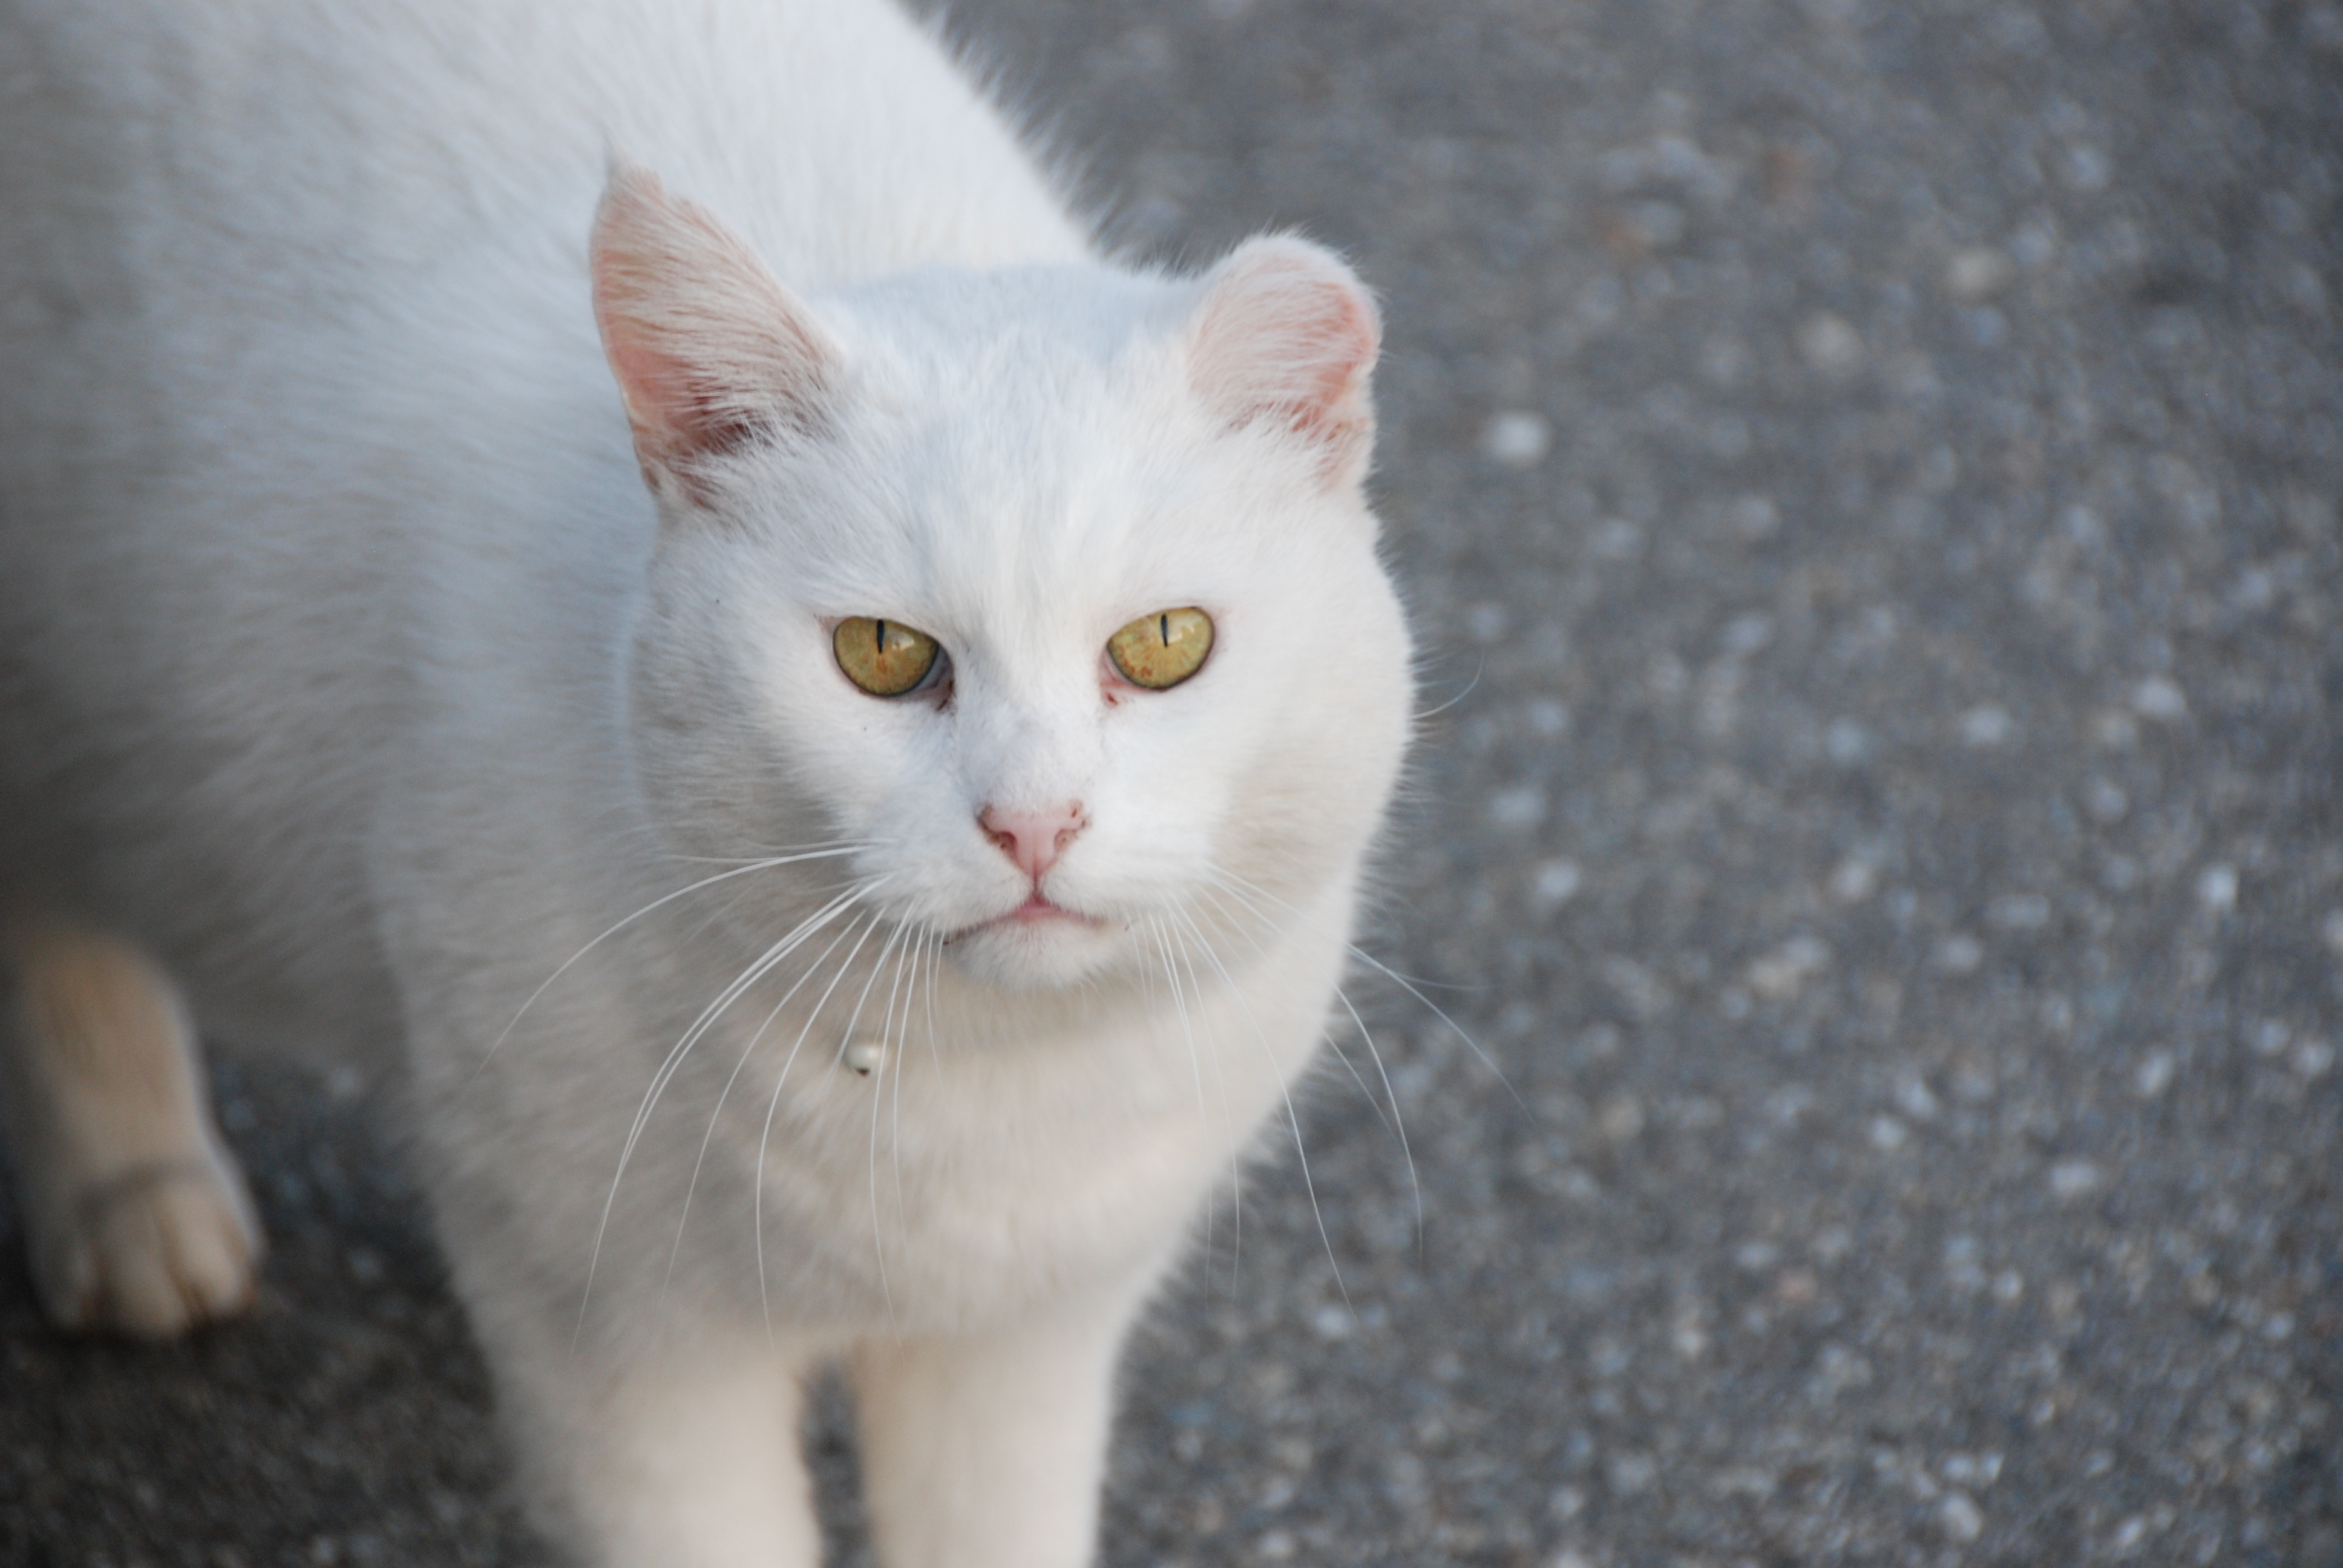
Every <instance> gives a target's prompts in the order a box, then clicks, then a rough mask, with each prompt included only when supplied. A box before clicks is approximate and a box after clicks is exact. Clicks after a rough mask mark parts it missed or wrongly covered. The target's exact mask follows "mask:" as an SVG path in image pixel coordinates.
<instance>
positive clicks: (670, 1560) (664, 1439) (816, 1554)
mask: <svg viewBox="0 0 2343 1568" xmlns="http://www.w3.org/2000/svg"><path fill="white" fill-rule="evenodd" d="M482 1327H483V1329H484V1331H485V1332H484V1335H483V1337H484V1338H485V1339H486V1340H487V1342H488V1352H489V1357H490V1360H491V1362H493V1363H494V1364H495V1367H496V1371H497V1373H498V1393H499V1408H500V1412H501V1413H502V1414H503V1416H504V1418H505V1420H506V1422H507V1423H508V1426H509V1427H511V1428H512V1430H513V1435H514V1438H515V1442H516V1447H517V1448H518V1452H519V1456H520V1461H521V1470H522V1473H523V1485H524V1489H525V1492H526V1493H527V1495H528V1501H529V1504H530V1511H531V1513H533V1515H534V1516H535V1522H536V1523H537V1524H538V1528H540V1529H541V1530H543V1531H544V1532H545V1533H547V1534H548V1536H550V1537H552V1538H553V1539H555V1540H556V1541H558V1542H560V1543H564V1544H565V1545H567V1546H568V1548H569V1552H570V1555H571V1557H572V1559H573V1560H574V1561H576V1562H577V1563H579V1564H581V1565H582V1568H819V1565H820V1562H821V1541H820V1530H819V1528H818V1526H817V1525H816V1523H815V1516H814V1511H813V1502H812V1493H811V1489H810V1487H809V1483H808V1482H807V1478H806V1473H805V1466H804V1462H803V1459H802V1456H801V1454H800V1452H799V1441H798V1421H799V1412H800V1409H801V1407H802V1403H803V1398H804V1392H803V1390H804V1384H803V1377H804V1373H805V1371H806V1368H807V1366H808V1365H809V1362H811V1360H812V1359H813V1357H812V1352H810V1351H809V1350H806V1349H804V1348H803V1347H791V1346H789V1345H788V1344H787V1343H786V1342H784V1343H782V1344H779V1345H776V1344H775V1343H773V1342H769V1340H768V1339H767V1337H766V1336H765V1335H764V1334H763V1333H762V1332H759V1331H756V1330H744V1329H737V1328H736V1329H711V1328H709V1327H706V1326H704V1325H691V1326H689V1327H686V1326H682V1325H678V1326H676V1327H675V1328H673V1329H672V1330H670V1331H669V1332H665V1333H662V1334H661V1335H659V1342H657V1343H656V1344H641V1343H638V1344H635V1345H632V1346H629V1347H628V1349H627V1350H626V1351H625V1352H623V1353H621V1352H610V1351H597V1350H594V1349H590V1348H584V1347H580V1348H577V1349H574V1350H573V1349H572V1347H571V1346H570V1344H569V1335H568V1334H567V1333H558V1332H552V1333H548V1332H544V1328H545V1325H543V1324H542V1323H539V1324H537V1325H534V1326H532V1327H531V1328H529V1329H528V1330H526V1331H521V1332H517V1325H514V1324H512V1323H506V1324H503V1325H497V1324H494V1323H491V1322H484V1323H483V1324H482ZM523 1332H525V1334H526V1338H527V1341H528V1342H526V1343H520V1342H517V1341H518V1339H519V1338H521V1335H522V1333H523Z"/></svg>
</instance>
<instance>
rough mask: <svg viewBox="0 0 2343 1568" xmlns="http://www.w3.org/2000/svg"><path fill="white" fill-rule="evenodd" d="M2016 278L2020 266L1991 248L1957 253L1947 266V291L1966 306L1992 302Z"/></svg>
mask: <svg viewBox="0 0 2343 1568" xmlns="http://www.w3.org/2000/svg"><path fill="white" fill-rule="evenodd" d="M2016 275H2017V266H2016V263H2015V262H2013V261H2011V260H2010V259H2009V257H2007V256H2004V255H2003V254H2002V253H2001V252H1999V251H1997V250H1996V249H1994V248H1993V247H1992V246H1989V245H1978V246H1969V247H1968V248H1967V249H1966V250H1956V251H1955V252H1954V253H1953V257H1952V259H1951V260H1950V261H1948V262H1946V264H1945V291H1946V293H1947V294H1950V295H1951V296H1952V297H1954V298H1955V299H1957V300H1959V301H1960V302H1961V303H1962V304H1964V305H1975V304H1976V302H1977V301H1979V300H1981V299H1989V298H1991V297H1993V296H1995V295H1996V294H1998V293H2000V292H2001V291H2002V289H2004V288H2005V287H2006V286H2008V284H2009V280H2010V279H2011V278H2012V277H2015V276H2016Z"/></svg>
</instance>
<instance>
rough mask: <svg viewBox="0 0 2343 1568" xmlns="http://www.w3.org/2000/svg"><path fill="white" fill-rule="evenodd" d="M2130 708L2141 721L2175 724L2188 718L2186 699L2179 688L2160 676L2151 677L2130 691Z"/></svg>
mask: <svg viewBox="0 0 2343 1568" xmlns="http://www.w3.org/2000/svg"><path fill="white" fill-rule="evenodd" d="M2131 708H2132V711H2133V712H2134V713H2137V714H2138V715H2139V716H2140V717H2141V718H2142V719H2155V720H2156V721H2157V723H2159V724H2177V723H2178V722H2179V721H2180V720H2181V719H2186V718H2187V717H2188V699H2187V695H2186V694H2185V693H2183V692H2182V691H2181V689H2180V688H2179V687H2177V686H2176V685H2174V684H2173V683H2172V682H2171V681H2170V680H2168V679H2167V678H2165V677H2163V676H2161V675H2151V676H2149V677H2148V678H2147V679H2146V680H2143V681H2141V682H2140V683H2139V684H2138V685H2137V687H2134V688H2133V689H2132V694H2131Z"/></svg>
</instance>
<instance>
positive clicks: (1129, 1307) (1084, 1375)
mask: <svg viewBox="0 0 2343 1568" xmlns="http://www.w3.org/2000/svg"><path fill="white" fill-rule="evenodd" d="M1142 1295H1143V1292H1141V1291H1139V1290H1131V1291H1126V1292H1117V1293H1114V1294H1112V1295H1111V1296H1108V1297H1104V1298H1101V1299H1097V1300H1092V1301H1090V1302H1083V1303H1081V1305H1079V1306H1074V1307H1067V1308H1062V1309H1061V1310H1059V1311H1057V1312H1051V1313H1050V1314H1049V1315H1047V1316H1044V1317H1038V1318H1035V1319H1033V1320H1031V1321H1030V1322H1026V1323H1023V1324H1021V1325H1019V1326H1017V1327H1015V1328H1013V1329H1009V1330H1005V1331H1001V1332H991V1333H986V1334H979V1335H970V1336H965V1337H962V1336H953V1337H941V1338H917V1339H914V1338H903V1339H895V1338H888V1337H878V1338H873V1339H871V1340H870V1341H867V1342H864V1343H863V1344H862V1345H861V1346H860V1348H859V1349H858V1350H857V1351H856V1352H854V1354H853V1356H852V1358H851V1362H850V1368H849V1372H850V1378H851V1380H852V1382H853V1385H854V1392H855V1406H856V1412H857V1420H858V1425H859V1428H860V1435H861V1448H862V1473H863V1491H864V1495H865V1499H866V1502H867V1504H868V1506H869V1509H870V1521H871V1531H872V1533H873V1535H874V1536H875V1537H876V1541H877V1545H878V1550H879V1560H880V1562H881V1563H884V1564H885V1565H886V1568H1084V1565H1085V1564H1087V1563H1090V1561H1091V1553H1092V1551H1093V1549H1094V1545H1095V1537H1096V1535H1097V1530H1098V1503H1099V1485H1100V1482H1101V1479H1102V1476H1103V1473H1104V1470H1105V1462H1106V1442H1107V1430H1108V1426H1109V1423H1110V1421H1111V1414H1112V1402H1113V1383H1114V1372H1115V1364H1116V1361H1117V1359H1118V1353H1119V1352H1120V1351H1121V1345H1122V1340H1123V1335H1124V1332H1125V1331H1126V1330H1127V1329H1128V1328H1129V1326H1130V1323H1131V1318H1132V1317H1133V1316H1134V1315H1135V1314H1136V1313H1137V1312H1138V1309H1139V1305H1140V1302H1141V1299H1142Z"/></svg>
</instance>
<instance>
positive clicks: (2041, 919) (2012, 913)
mask: <svg viewBox="0 0 2343 1568" xmlns="http://www.w3.org/2000/svg"><path fill="white" fill-rule="evenodd" d="M1986 919H1987V920H1991V921H1992V922H1993V923H1994V924H1995V925H1996V926H1998V927H2000V928H2001V929H2002V930H2006V931H2038V930H2041V929H2042V928H2043V927H2044V926H2046V925H2048V924H2049V923H2050V900H2047V899H2046V898H2044V897H2043V896H2042V895H2041V894H2039V893H2007V894H2005V895H2003V896H2002V897H2000V898H1998V899H1996V900H1994V901H1993V907H1992V909H1990V910H1987V911H1986Z"/></svg>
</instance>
